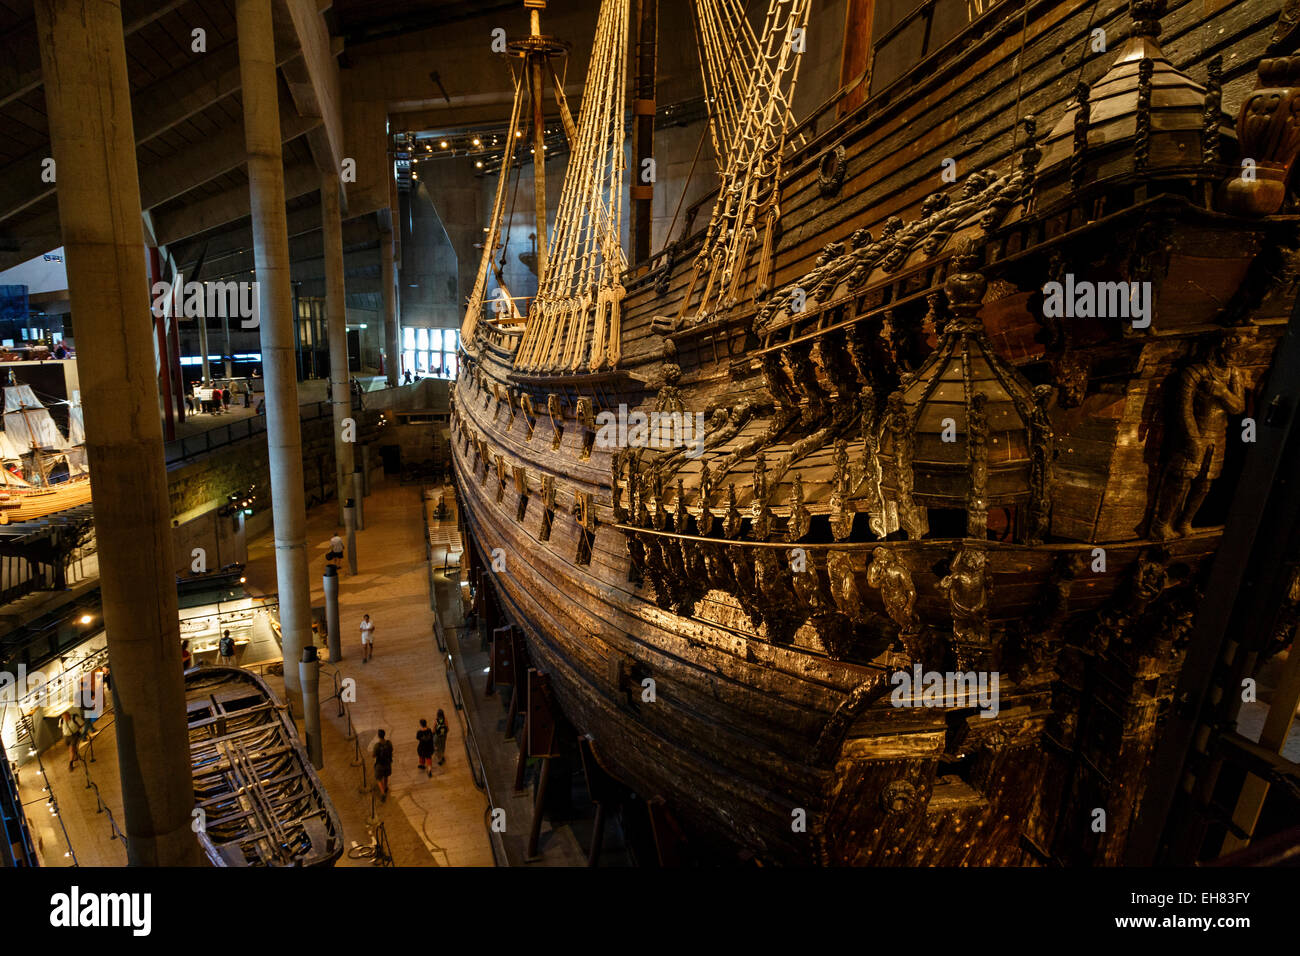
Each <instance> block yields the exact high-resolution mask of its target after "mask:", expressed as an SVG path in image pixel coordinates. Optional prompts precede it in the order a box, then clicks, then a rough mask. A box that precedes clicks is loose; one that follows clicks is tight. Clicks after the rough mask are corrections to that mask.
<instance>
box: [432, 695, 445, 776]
mask: <svg viewBox="0 0 1300 956" xmlns="http://www.w3.org/2000/svg"><path fill="white" fill-rule="evenodd" d="M447 732H448V727H447V715H446V714H444V713H443V712H442V710H441V709H439V710H438V717H437V719H436V720H434V722H433V752H434V755H435V756H437V758H438V765H439V766H441V765H442V762H443V760H444V759H445V757H446V753H447ZM429 776H431V777H432V776H433V772H432V771H430V773H429Z"/></svg>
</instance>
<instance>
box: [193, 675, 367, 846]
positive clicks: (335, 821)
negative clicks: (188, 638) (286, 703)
mask: <svg viewBox="0 0 1300 956" xmlns="http://www.w3.org/2000/svg"><path fill="white" fill-rule="evenodd" d="M185 699H186V715H187V719H188V722H189V730H190V760H191V763H192V765H193V773H194V806H195V807H196V808H197V809H198V810H201V811H202V812H203V818H202V819H203V826H202V827H200V828H199V830H198V834H199V841H200V843H201V844H202V846H203V850H204V852H205V853H206V854H207V857H208V859H209V860H210V861H211V862H212V865H213V866H330V865H333V863H334V862H335V861H336V860H337V859H338V858H339V856H340V855H341V854H342V853H343V827H342V824H341V823H340V821H339V816H338V813H337V812H336V811H335V809H334V804H333V803H331V802H330V798H329V795H328V794H327V793H326V792H325V788H324V786H323V785H322V784H321V781H320V778H319V777H318V776H317V775H316V771H315V769H314V768H313V767H312V765H311V760H310V759H309V758H308V756H307V751H306V750H305V748H304V747H303V745H302V741H301V740H300V738H299V737H298V732H297V729H296V728H295V727H294V724H293V721H292V720H291V719H290V717H289V716H288V714H287V713H286V712H285V709H284V707H283V706H282V705H281V704H280V703H279V702H278V701H277V700H276V699H275V696H274V694H273V693H272V691H271V689H270V688H269V687H268V686H267V685H266V682H265V681H263V680H262V679H261V678H260V677H258V676H257V675H256V674H253V673H251V672H249V671H245V670H242V669H240V668H237V667H196V668H191V669H190V670H188V671H186V672H185Z"/></svg>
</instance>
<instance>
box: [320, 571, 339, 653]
mask: <svg viewBox="0 0 1300 956" xmlns="http://www.w3.org/2000/svg"><path fill="white" fill-rule="evenodd" d="M323 586H324V590H325V640H326V644H327V646H328V647H329V649H330V663H331V664H337V663H338V662H339V661H341V660H343V633H342V630H341V629H340V625H339V569H338V568H336V567H334V565H332V564H327V565H325V580H324V582H323Z"/></svg>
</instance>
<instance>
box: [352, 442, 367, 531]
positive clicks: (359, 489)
mask: <svg viewBox="0 0 1300 956" xmlns="http://www.w3.org/2000/svg"><path fill="white" fill-rule="evenodd" d="M364 450H365V449H364V448H363V449H362V451H364ZM352 489H353V494H352V504H353V508H352V522H353V524H354V525H355V527H356V530H357V531H365V530H366V506H365V504H364V499H365V489H366V473H365V472H364V471H362V466H361V463H360V462H358V463H357V470H356V471H354V472H353V473H352Z"/></svg>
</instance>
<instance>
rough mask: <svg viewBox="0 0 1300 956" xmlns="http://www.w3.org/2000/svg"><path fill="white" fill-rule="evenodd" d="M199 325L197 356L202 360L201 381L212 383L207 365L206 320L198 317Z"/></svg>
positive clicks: (209, 368)
mask: <svg viewBox="0 0 1300 956" xmlns="http://www.w3.org/2000/svg"><path fill="white" fill-rule="evenodd" d="M197 322H198V325H199V355H200V356H201V357H202V359H203V381H204V382H210V381H212V369H211V367H210V366H209V365H208V320H207V318H206V317H203V316H200V317H199V318H198V319H197Z"/></svg>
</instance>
